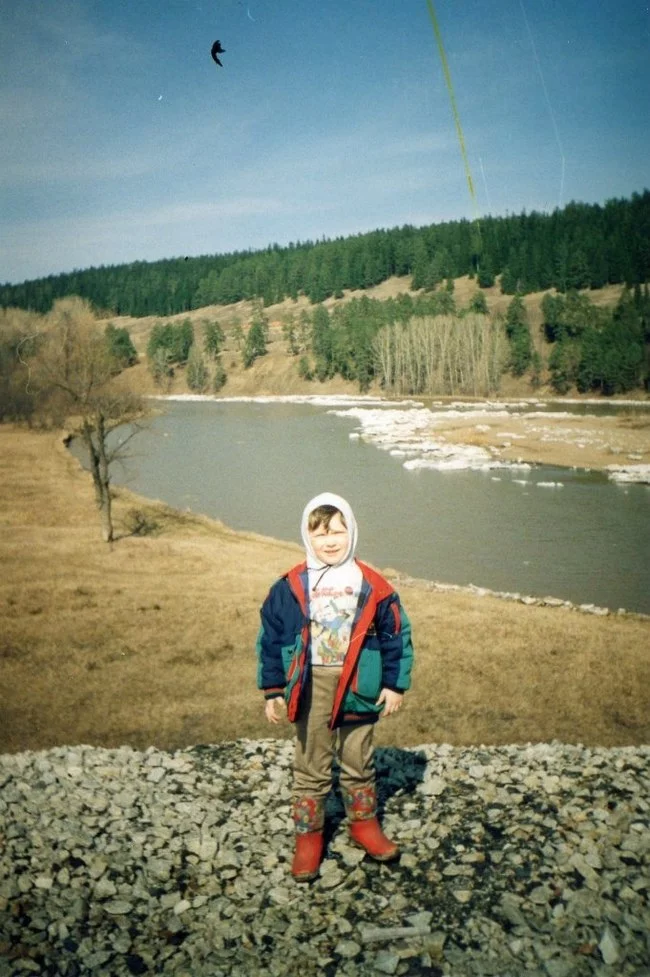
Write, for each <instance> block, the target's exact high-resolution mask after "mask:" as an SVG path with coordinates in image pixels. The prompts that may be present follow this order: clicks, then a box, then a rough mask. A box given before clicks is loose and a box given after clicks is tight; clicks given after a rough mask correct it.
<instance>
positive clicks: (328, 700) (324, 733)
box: [293, 665, 375, 803]
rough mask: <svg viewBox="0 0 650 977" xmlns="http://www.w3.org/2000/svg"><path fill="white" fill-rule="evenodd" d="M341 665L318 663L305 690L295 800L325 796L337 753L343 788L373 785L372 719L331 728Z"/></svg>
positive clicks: (354, 790)
mask: <svg viewBox="0 0 650 977" xmlns="http://www.w3.org/2000/svg"><path fill="white" fill-rule="evenodd" d="M341 671H342V669H341V668H338V667H336V668H335V667H330V666H323V665H316V666H314V667H313V668H312V670H311V673H312V678H311V682H310V683H309V686H308V688H307V689H306V690H305V702H304V705H303V708H302V710H301V712H302V716H301V718H300V719H299V720H298V721H297V722H296V723H295V724H294V727H295V731H296V752H295V759H294V763H293V800H294V803H295V802H296V801H299V800H300V799H302V798H305V797H313V798H314V799H317V800H324V799H325V797H326V796H327V794H328V792H329V790H330V788H331V786H332V760H333V758H334V756H335V755H336V756H337V759H338V761H339V766H340V768H341V774H340V783H341V790H342V792H343V794H344V796H345V794H346V793H347V794H356V793H357V792H358V791H359V790H363V789H364V788H368V787H372V786H374V783H375V771H374V767H373V763H372V749H373V747H372V740H373V731H374V726H373V723H363V724H362V725H355V726H344V727H342V728H340V729H336V730H334V731H332V730H331V729H329V728H328V723H329V720H330V716H331V714H332V704H333V702H334V694H335V691H336V686H337V684H338V680H339V678H340V676H341Z"/></svg>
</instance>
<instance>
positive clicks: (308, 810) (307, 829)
mask: <svg viewBox="0 0 650 977" xmlns="http://www.w3.org/2000/svg"><path fill="white" fill-rule="evenodd" d="M324 822H325V807H324V804H323V801H322V800H320V799H319V798H316V797H299V798H297V799H296V800H294V802H293V823H294V825H295V827H296V850H295V853H294V856H293V862H292V865H291V874H292V875H293V877H294V879H295V880H296V882H310V881H311V880H312V879H315V878H316V876H317V875H318V869H319V866H320V863H321V860H322V857H323V848H324V840H323V826H324Z"/></svg>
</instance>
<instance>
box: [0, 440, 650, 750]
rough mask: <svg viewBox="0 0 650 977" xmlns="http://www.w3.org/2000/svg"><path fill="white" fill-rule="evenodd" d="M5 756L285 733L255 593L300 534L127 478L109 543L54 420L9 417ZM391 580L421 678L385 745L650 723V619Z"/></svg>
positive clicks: (564, 737) (647, 729)
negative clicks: (196, 507)
mask: <svg viewBox="0 0 650 977" xmlns="http://www.w3.org/2000/svg"><path fill="white" fill-rule="evenodd" d="M0 451H1V452H2V458H3V477H2V479H1V480H0V513H1V515H0V519H1V521H2V532H0V559H1V560H2V566H3V574H2V578H1V579H0V618H1V626H0V685H1V687H2V688H3V689H5V690H6V693H5V696H4V702H3V722H2V724H0V751H2V752H14V751H21V750H26V749H44V748H48V747H51V746H55V745H62V744H67V745H73V744H77V743H86V744H91V745H98V746H117V745H119V744H129V745H131V746H133V747H136V748H141V749H143V748H146V747H147V746H149V745H155V746H157V747H160V748H164V749H175V748H179V747H183V746H188V745H190V744H196V743H211V742H223V741H228V740H234V739H237V738H240V737H251V738H260V737H263V736H274V735H279V736H281V737H289V736H290V735H291V729H290V727H289V726H283V727H281V728H279V729H276V728H275V727H270V726H268V724H266V723H265V721H264V719H263V710H262V702H261V700H260V695H259V693H258V691H257V689H256V688H255V654H254V646H255V636H256V633H257V628H258V624H259V605H260V603H261V601H262V600H263V598H264V597H265V596H266V593H267V591H268V588H269V586H270V584H271V583H272V581H273V580H274V579H275V577H276V576H277V575H279V574H280V573H282V572H283V571H285V570H286V569H288V567H290V566H291V565H292V564H293V563H294V562H296V561H297V560H299V559H300V558H301V550H300V548H299V547H298V546H297V545H294V544H292V543H283V542H280V541H276V540H272V539H268V538H264V537H260V536H256V535H253V534H250V533H236V532H233V531H230V530H228V529H227V528H226V527H224V526H223V525H222V524H220V523H218V522H216V521H213V520H210V519H206V518H202V517H197V516H194V515H191V514H186V513H180V512H178V511H176V510H174V509H171V508H169V507H167V506H164V505H162V504H160V503H156V502H150V501H147V500H145V499H142V498H138V497H137V496H134V495H132V494H131V493H129V492H128V491H126V490H124V489H119V490H114V493H115V498H114V510H115V520H116V542H114V543H112V544H110V545H108V546H96V545H94V543H95V540H96V538H97V526H96V512H95V507H94V497H93V489H92V482H91V479H90V477H89V475H88V474H87V473H86V472H84V471H83V470H82V469H81V468H80V466H79V465H78V463H77V461H76V460H75V459H74V457H72V456H71V455H70V454H69V453H68V452H67V451H66V449H65V448H64V446H63V443H62V441H61V437H60V435H59V434H56V433H54V432H37V431H29V430H27V429H26V428H25V427H24V426H21V427H16V426H14V425H10V424H5V425H2V426H1V427H0ZM387 572H388V574H389V576H390V577H391V579H393V580H394V582H395V584H396V586H397V587H398V589H399V591H400V594H401V596H402V598H403V600H404V604H405V606H406V607H407V609H408V611H409V615H410V617H411V619H412V622H413V628H414V638H415V646H416V653H417V664H416V668H415V674H414V687H413V690H412V692H410V693H409V695H408V697H407V700H406V707H405V709H404V710H403V711H402V712H401V713H400V714H399V715H398V716H396V717H391V718H390V719H387V720H384V721H382V722H380V724H379V727H378V731H377V732H378V741H379V743H380V744H384V745H391V744H399V745H403V746H408V745H411V746H415V745H418V744H420V743H428V742H448V743H453V744H480V743H484V744H499V743H525V742H529V741H532V742H538V741H539V742H542V741H545V742H548V741H552V740H554V739H557V740H560V741H563V742H566V743H575V742H581V743H584V744H586V745H595V744H600V745H604V746H614V745H635V744H641V743H647V742H648V737H649V736H650V726H649V725H648V717H649V716H650V708H649V706H650V702H649V701H648V690H649V689H650V674H649V671H648V668H649V666H648V657H647V654H646V652H645V649H646V648H647V646H648V640H649V638H650V622H649V620H648V619H647V618H642V617H638V616H634V615H627V616H618V615H611V616H609V617H606V618H602V617H595V616H591V615H587V614H582V613H578V612H574V611H568V610H560V609H553V608H544V607H534V606H531V607H529V606H525V605H522V604H516V603H513V602H508V601H504V600H499V599H497V598H495V597H489V596H486V597H477V596H475V595H472V594H469V593H438V592H434V591H431V590H429V589H427V588H426V587H425V586H420V585H418V584H416V583H413V582H407V581H406V580H401V579H400V577H399V575H398V574H397V573H396V572H395V571H393V570H388V571H387Z"/></svg>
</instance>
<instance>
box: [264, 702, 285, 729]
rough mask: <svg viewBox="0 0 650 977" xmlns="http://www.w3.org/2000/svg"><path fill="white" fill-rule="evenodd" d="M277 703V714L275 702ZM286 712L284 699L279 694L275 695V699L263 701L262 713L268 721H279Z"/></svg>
mask: <svg viewBox="0 0 650 977" xmlns="http://www.w3.org/2000/svg"><path fill="white" fill-rule="evenodd" d="M276 702H277V704H278V705H279V707H280V713H279V714H278V712H277V710H276V708H275V704H276ZM286 714H287V706H286V703H285V701H284V699H283V698H282V697H281V696H276V697H275V699H267V700H266V702H265V703H264V715H265V716H266V718H267V719H268V721H269V722H270V723H279V722H280V720H281V719H284V717H285V716H286Z"/></svg>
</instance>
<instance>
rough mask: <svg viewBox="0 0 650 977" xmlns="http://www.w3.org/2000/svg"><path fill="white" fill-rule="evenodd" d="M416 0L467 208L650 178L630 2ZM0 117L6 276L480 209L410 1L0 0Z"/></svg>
mask: <svg viewBox="0 0 650 977" xmlns="http://www.w3.org/2000/svg"><path fill="white" fill-rule="evenodd" d="M435 10H436V13H437V16H438V21H439V24H440V28H441V32H442V36H443V40H444V45H445V49H446V53H447V58H448V62H449V68H450V71H451V76H452V80H453V86H454V91H455V97H456V102H457V106H458V110H459V115H460V119H461V124H462V128H463V132H464V137H465V143H466V146H467V153H468V158H469V163H470V169H471V173H472V177H473V181H474V185H475V190H476V208H477V209H478V213H479V214H487V213H492V214H505V213H506V212H510V213H520V212H521V211H522V210H524V209H526V210H533V209H536V210H545V211H550V210H553V209H554V208H555V207H557V206H560V205H562V204H564V203H567V202H568V201H570V200H582V201H586V202H604V201H605V200H607V199H609V198H611V197H621V196H629V195H630V194H631V193H633V192H634V191H641V190H643V189H644V187H647V186H648V185H650V163H649V160H650V125H649V122H650V6H649V5H648V3H646V2H635V0H598V2H596V0H463V2H462V3H459V2H457V0H435ZM216 38H219V39H220V40H221V42H222V44H223V46H224V48H225V49H226V53H225V54H224V55H222V57H221V60H222V61H223V65H224V67H223V68H218V67H217V66H216V65H215V64H214V62H213V61H212V60H211V58H210V47H211V44H212V42H213V40H215V39H216ZM0 125H1V127H2V139H1V140H0V281H3V282H7V281H10V282H18V281H22V280H24V279H29V278H34V277H37V276H40V275H45V274H51V273H57V272H60V271H70V270H72V269H74V268H86V267H89V266H90V265H100V264H119V263H121V262H125V261H134V260H147V261H150V260H155V259H158V258H165V257H173V256H178V255H183V256H184V255H198V254H213V253H220V252H229V251H234V250H240V249H246V248H260V247H265V246H266V245H267V244H269V243H274V242H277V243H278V244H281V245H284V244H288V243H289V242H290V241H294V242H295V241H305V240H308V239H309V240H315V239H318V238H320V237H323V236H326V237H336V236H339V235H344V236H345V235H348V234H354V233H357V232H363V231H367V230H373V229H375V228H378V227H394V226H397V225H401V224H405V223H410V224H415V225H422V224H429V223H435V222H439V221H444V220H451V219H456V218H461V217H468V218H472V217H474V216H476V213H475V205H474V203H473V202H472V199H471V196H470V193H469V190H468V186H467V181H466V177H465V169H464V165H463V160H462V157H461V153H460V148H459V142H458V138H457V134H456V129H455V126H454V120H453V115H452V111H451V105H450V100H449V96H448V94H447V89H446V87H445V81H444V76H443V72H442V67H441V62H440V58H439V54H438V49H437V46H436V41H435V36H434V33H433V29H432V25H431V21H430V19H429V14H428V9H427V3H426V0H321V2H318V3H317V2H312V0H213V2H210V0H3V2H2V32H0Z"/></svg>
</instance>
